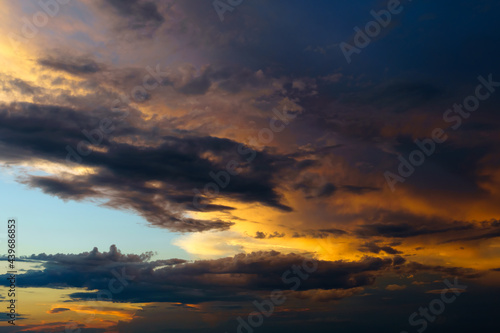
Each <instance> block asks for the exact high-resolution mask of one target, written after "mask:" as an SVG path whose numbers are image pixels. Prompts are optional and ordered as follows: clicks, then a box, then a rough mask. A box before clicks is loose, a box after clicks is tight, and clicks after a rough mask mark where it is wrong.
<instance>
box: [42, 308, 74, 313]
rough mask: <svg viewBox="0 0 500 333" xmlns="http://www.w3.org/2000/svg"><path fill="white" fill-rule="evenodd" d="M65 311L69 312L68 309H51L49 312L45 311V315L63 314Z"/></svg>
mask: <svg viewBox="0 0 500 333" xmlns="http://www.w3.org/2000/svg"><path fill="white" fill-rule="evenodd" d="M65 311H71V310H70V309H68V308H52V309H50V310H49V311H47V313H50V314H54V313H61V312H65Z"/></svg>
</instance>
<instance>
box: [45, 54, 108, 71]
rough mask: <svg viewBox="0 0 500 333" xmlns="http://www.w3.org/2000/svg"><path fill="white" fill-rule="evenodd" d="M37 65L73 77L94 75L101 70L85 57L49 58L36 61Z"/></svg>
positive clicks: (95, 63)
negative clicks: (72, 75)
mask: <svg viewBox="0 0 500 333" xmlns="http://www.w3.org/2000/svg"><path fill="white" fill-rule="evenodd" d="M38 63H39V64H40V65H42V66H45V67H48V68H51V69H54V70H56V71H63V72H67V73H70V74H74V75H86V74H94V73H97V72H99V71H101V70H102V65H99V64H98V63H97V62H95V61H94V60H92V59H90V58H87V57H71V56H62V57H49V58H45V59H40V60H38Z"/></svg>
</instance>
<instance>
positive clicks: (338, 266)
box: [23, 246, 402, 304]
mask: <svg viewBox="0 0 500 333" xmlns="http://www.w3.org/2000/svg"><path fill="white" fill-rule="evenodd" d="M152 255H153V254H152V253H151V252H148V253H144V254H142V255H134V254H128V255H124V254H122V253H121V252H120V251H119V250H118V249H117V248H116V247H115V246H111V248H110V250H109V252H102V253H101V252H99V251H98V250H97V249H96V248H94V249H93V250H92V251H91V252H85V253H81V254H56V255H46V254H39V255H32V256H30V257H28V259H29V260H37V261H42V262H43V266H44V269H43V270H42V271H29V272H27V273H26V274H24V275H23V285H24V286H26V287H53V288H58V287H79V288H87V289H89V290H92V289H97V290H103V289H106V288H107V287H108V282H109V280H110V279H112V278H114V276H115V275H114V274H113V271H114V272H115V273H117V272H118V273H120V272H121V273H122V274H124V275H127V276H130V277H131V278H130V279H129V280H130V281H129V283H128V285H127V287H126V288H125V289H124V290H123V291H122V292H121V293H119V294H116V295H114V298H113V299H114V300H119V301H127V302H181V303H192V304H195V303H200V302H208V301H216V300H219V301H224V300H225V301H241V300H245V299H249V298H250V295H252V294H255V293H261V292H263V291H265V292H269V291H271V290H273V289H284V290H288V289H290V288H291V287H292V286H293V285H294V284H295V283H292V282H294V280H293V279H292V277H293V275H290V274H288V273H286V272H288V271H290V273H291V272H292V271H291V270H292V268H293V267H294V266H297V265H298V266H299V267H300V266H301V265H302V264H303V262H304V260H306V257H303V256H301V255H297V254H287V255H285V254H280V253H279V252H274V251H271V252H254V253H250V254H238V255H236V256H234V257H228V258H221V259H215V260H198V261H194V262H186V261H185V260H180V259H169V260H157V261H151V258H152ZM316 263H317V269H316V271H315V272H314V274H310V276H309V277H308V278H307V279H305V280H304V281H303V282H302V283H301V284H300V286H298V290H299V291H307V290H318V289H324V290H330V291H329V292H325V293H324V294H323V295H322V296H320V295H319V293H320V292H319V291H315V292H311V293H312V294H315V295H316V296H314V295H312V294H311V295H309V296H311V297H313V298H315V297H319V298H321V299H323V300H326V299H335V298H337V299H338V298H341V297H347V296H349V295H351V294H354V293H356V292H358V291H359V288H360V287H363V286H368V285H372V284H373V283H374V282H375V278H376V276H377V275H378V274H381V273H383V272H384V271H386V270H390V269H391V268H392V267H394V264H395V261H393V260H391V259H380V258H370V257H366V258H364V259H362V260H359V261H353V262H347V261H342V260H339V261H317V262H316ZM400 264H402V262H401V263H398V264H397V265H400ZM287 274H288V275H287ZM333 289H335V291H332V290H333ZM351 289H353V290H352V291H351V292H349V291H346V292H342V291H341V290H351ZM299 295H301V297H306V295H307V293H306V294H299ZM92 296H93V294H88V293H74V294H72V297H74V298H76V299H79V298H84V299H85V298H88V297H92ZM309 296H307V297H309Z"/></svg>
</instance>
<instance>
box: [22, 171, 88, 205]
mask: <svg viewBox="0 0 500 333" xmlns="http://www.w3.org/2000/svg"><path fill="white" fill-rule="evenodd" d="M29 185H31V186H33V187H38V188H40V189H41V190H42V191H43V192H45V193H47V194H50V195H55V196H58V197H60V198H63V199H72V200H80V199H83V198H86V197H88V196H97V195H98V192H96V191H94V190H92V185H91V184H88V183H85V182H71V183H68V182H65V181H63V180H60V179H55V178H48V177H35V176H33V177H31V178H30V181H29Z"/></svg>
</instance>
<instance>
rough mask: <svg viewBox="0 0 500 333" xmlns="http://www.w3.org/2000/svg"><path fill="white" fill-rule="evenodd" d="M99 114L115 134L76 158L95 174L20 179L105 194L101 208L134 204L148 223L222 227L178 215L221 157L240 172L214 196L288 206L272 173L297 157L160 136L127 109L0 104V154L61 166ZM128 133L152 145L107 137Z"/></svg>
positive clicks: (68, 194) (54, 190)
mask: <svg viewBox="0 0 500 333" xmlns="http://www.w3.org/2000/svg"><path fill="white" fill-rule="evenodd" d="M105 118H108V119H110V120H112V122H113V126H114V131H113V133H112V136H106V135H104V136H103V137H102V140H101V143H100V145H99V148H101V149H104V151H103V150H96V151H93V152H92V153H91V154H90V155H89V156H85V157H83V159H82V161H81V165H82V166H89V167H94V168H96V170H97V172H96V173H90V174H82V175H65V176H64V177H63V176H62V175H59V176H58V177H55V176H54V177H48V176H47V177H45V176H44V177H40V176H25V177H24V178H23V179H22V182H24V183H25V184H28V185H30V186H32V187H38V188H41V189H42V190H43V191H44V192H45V193H48V194H51V195H55V196H58V197H60V198H62V199H77V200H82V199H92V198H105V199H107V201H106V202H105V203H104V204H105V205H107V206H110V207H113V208H117V209H123V208H126V209H130V208H131V209H134V210H135V211H137V212H138V213H139V214H141V215H142V216H144V217H145V218H146V219H147V220H148V221H149V222H151V223H152V224H154V225H156V226H161V227H165V228H169V229H171V230H175V231H203V230H209V229H220V230H225V229H228V228H229V227H230V226H231V225H232V222H230V221H220V220H216V221H212V222H211V221H205V220H195V219H190V218H188V217H185V216H183V211H184V210H194V209H195V208H196V207H193V196H194V194H195V193H194V192H193V189H194V188H199V189H203V188H204V186H205V185H206V184H208V183H213V182H214V181H215V180H214V179H213V177H212V176H211V175H210V174H211V173H212V172H213V174H215V175H216V174H218V173H219V172H222V171H224V170H225V169H226V164H227V162H228V161H231V160H234V161H236V162H238V163H239V164H240V165H241V166H242V167H243V168H244V170H245V171H242V172H240V173H239V174H238V175H235V176H231V179H230V182H229V184H228V185H227V186H226V187H225V188H223V189H222V190H221V194H220V195H222V196H230V197H231V198H233V199H237V200H239V201H243V202H259V203H262V204H264V205H267V206H270V207H274V208H277V209H280V210H283V211H290V210H291V208H290V207H288V206H286V205H285V204H284V203H282V202H281V197H280V195H279V194H278V193H277V192H276V190H275V186H277V184H276V179H275V177H276V175H277V174H279V173H280V172H285V171H286V170H293V169H294V165H295V163H296V161H295V160H293V159H291V158H288V157H286V156H280V155H273V154H271V153H269V152H267V151H266V150H264V151H260V152H252V151H251V150H248V153H249V154H250V153H252V155H253V156H254V158H253V160H252V161H251V162H249V161H247V158H248V156H247V155H241V154H239V153H238V150H239V149H240V148H241V147H240V144H239V143H238V142H235V141H232V140H228V139H220V138H215V137H196V136H186V137H174V136H163V135H161V132H159V131H158V130H154V127H155V126H156V124H155V122H154V121H152V122H147V121H144V120H142V119H141V118H140V117H138V116H136V115H134V114H132V113H131V115H130V116H129V117H128V118H127V119H126V120H125V119H120V118H119V116H118V114H117V113H116V112H110V111H107V110H106V109H96V110H93V111H91V112H87V113H84V112H81V111H80V110H78V111H77V110H73V109H70V108H62V107H57V106H43V105H36V104H29V103H20V104H12V105H9V106H7V105H4V106H2V107H0V124H1V125H0V145H1V146H2V149H3V157H2V158H3V160H5V161H10V162H14V163H16V162H17V163H18V162H21V161H29V160H33V159H44V160H49V161H51V162H62V163H66V160H65V158H66V156H67V154H68V151H67V150H65V147H66V146H70V147H74V148H73V149H76V147H77V146H78V143H79V142H80V141H81V140H82V139H85V136H84V135H83V134H82V132H81V129H82V128H84V129H86V130H87V131H89V132H90V131H92V130H93V129H95V128H97V127H98V124H99V122H100V120H102V119H105ZM132 123H133V125H132ZM152 129H153V130H152ZM133 136H138V137H141V138H143V139H144V140H146V142H149V143H150V144H151V145H148V146H146V147H144V146H137V145H134V144H128V143H116V142H115V141H113V140H116V139H121V140H124V139H127V138H130V137H133ZM94 138H95V137H94ZM207 154H208V155H212V156H217V157H218V160H217V161H213V160H210V159H207V158H206V157H203V156H205V155H207ZM73 159H74V157H73ZM73 159H72V160H73ZM104 192H106V193H108V194H107V195H104V194H103V193H104ZM198 199H199V200H200V203H201V204H207V210H208V211H214V210H220V211H226V210H231V209H232V208H231V207H227V206H216V205H211V202H210V201H211V198H210V197H206V196H204V195H202V196H201V197H199V198H198Z"/></svg>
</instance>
